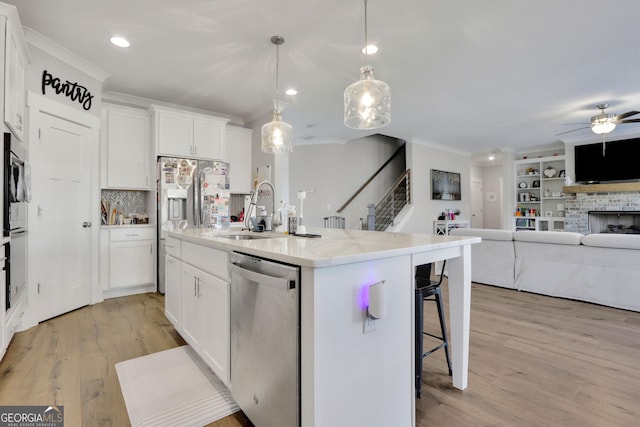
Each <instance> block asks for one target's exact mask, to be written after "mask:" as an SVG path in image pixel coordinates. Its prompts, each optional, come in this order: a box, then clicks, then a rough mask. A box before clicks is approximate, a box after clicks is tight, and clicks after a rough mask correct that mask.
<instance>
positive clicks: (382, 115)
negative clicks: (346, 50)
mask: <svg viewBox="0 0 640 427" xmlns="http://www.w3.org/2000/svg"><path fill="white" fill-rule="evenodd" d="M360 72H361V74H360V80H359V81H357V82H355V83H352V84H350V85H349V86H348V87H347V89H346V90H345V91H344V124H345V125H346V126H347V127H349V128H351V129H377V128H381V127H384V126H386V125H388V124H389V123H391V89H390V88H389V85H388V84H386V83H385V82H383V81H380V80H376V79H374V78H373V68H372V67H371V66H369V65H365V66H364V67H362V68H361V69H360Z"/></svg>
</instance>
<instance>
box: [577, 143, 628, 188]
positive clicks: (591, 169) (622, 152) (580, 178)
mask: <svg viewBox="0 0 640 427" xmlns="http://www.w3.org/2000/svg"><path fill="white" fill-rule="evenodd" d="M605 145H606V149H605V153H604V155H603V154H602V143H601V142H600V143H597V144H586V145H576V146H575V151H574V153H575V168H576V182H579V183H596V182H614V181H617V182H621V181H640V164H639V162H640V138H634V139H624V140H621V141H607V142H606V143H605Z"/></svg>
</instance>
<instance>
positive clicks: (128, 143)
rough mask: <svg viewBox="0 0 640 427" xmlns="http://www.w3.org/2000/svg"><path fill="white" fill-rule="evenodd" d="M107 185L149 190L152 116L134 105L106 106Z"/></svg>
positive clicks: (109, 186)
mask: <svg viewBox="0 0 640 427" xmlns="http://www.w3.org/2000/svg"><path fill="white" fill-rule="evenodd" d="M106 121H107V123H106V136H107V141H106V144H107V165H106V166H107V185H106V186H107V187H108V188H126V189H138V190H148V189H149V187H150V181H151V180H150V179H149V172H150V171H149V159H150V157H151V154H150V145H151V141H150V137H149V134H150V126H151V119H150V117H149V115H148V114H147V113H146V112H142V111H139V110H135V109H121V108H111V107H109V108H107V109H106Z"/></svg>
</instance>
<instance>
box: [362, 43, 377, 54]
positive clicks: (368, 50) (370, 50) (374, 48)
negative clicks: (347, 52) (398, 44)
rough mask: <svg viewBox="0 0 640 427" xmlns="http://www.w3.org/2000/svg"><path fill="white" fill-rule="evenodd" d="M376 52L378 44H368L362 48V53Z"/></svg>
mask: <svg viewBox="0 0 640 427" xmlns="http://www.w3.org/2000/svg"><path fill="white" fill-rule="evenodd" d="M365 49H366V51H365ZM376 52H378V46H376V45H375V44H370V45H369V46H367V47H366V48H364V47H363V48H362V53H365V54H367V55H373V54H374V53H376Z"/></svg>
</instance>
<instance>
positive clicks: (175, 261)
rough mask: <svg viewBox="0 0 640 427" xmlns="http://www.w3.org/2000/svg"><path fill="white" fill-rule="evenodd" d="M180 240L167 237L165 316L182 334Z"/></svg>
mask: <svg viewBox="0 0 640 427" xmlns="http://www.w3.org/2000/svg"><path fill="white" fill-rule="evenodd" d="M180 245H181V243H180V240H178V239H174V238H171V237H167V239H166V244H165V248H166V251H167V253H166V258H165V270H164V271H165V290H164V314H165V316H167V319H169V321H170V322H171V323H172V324H173V327H174V328H176V330H177V331H178V332H179V333H182V296H181V295H182V261H180V253H181V251H180V247H181V246H180Z"/></svg>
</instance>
